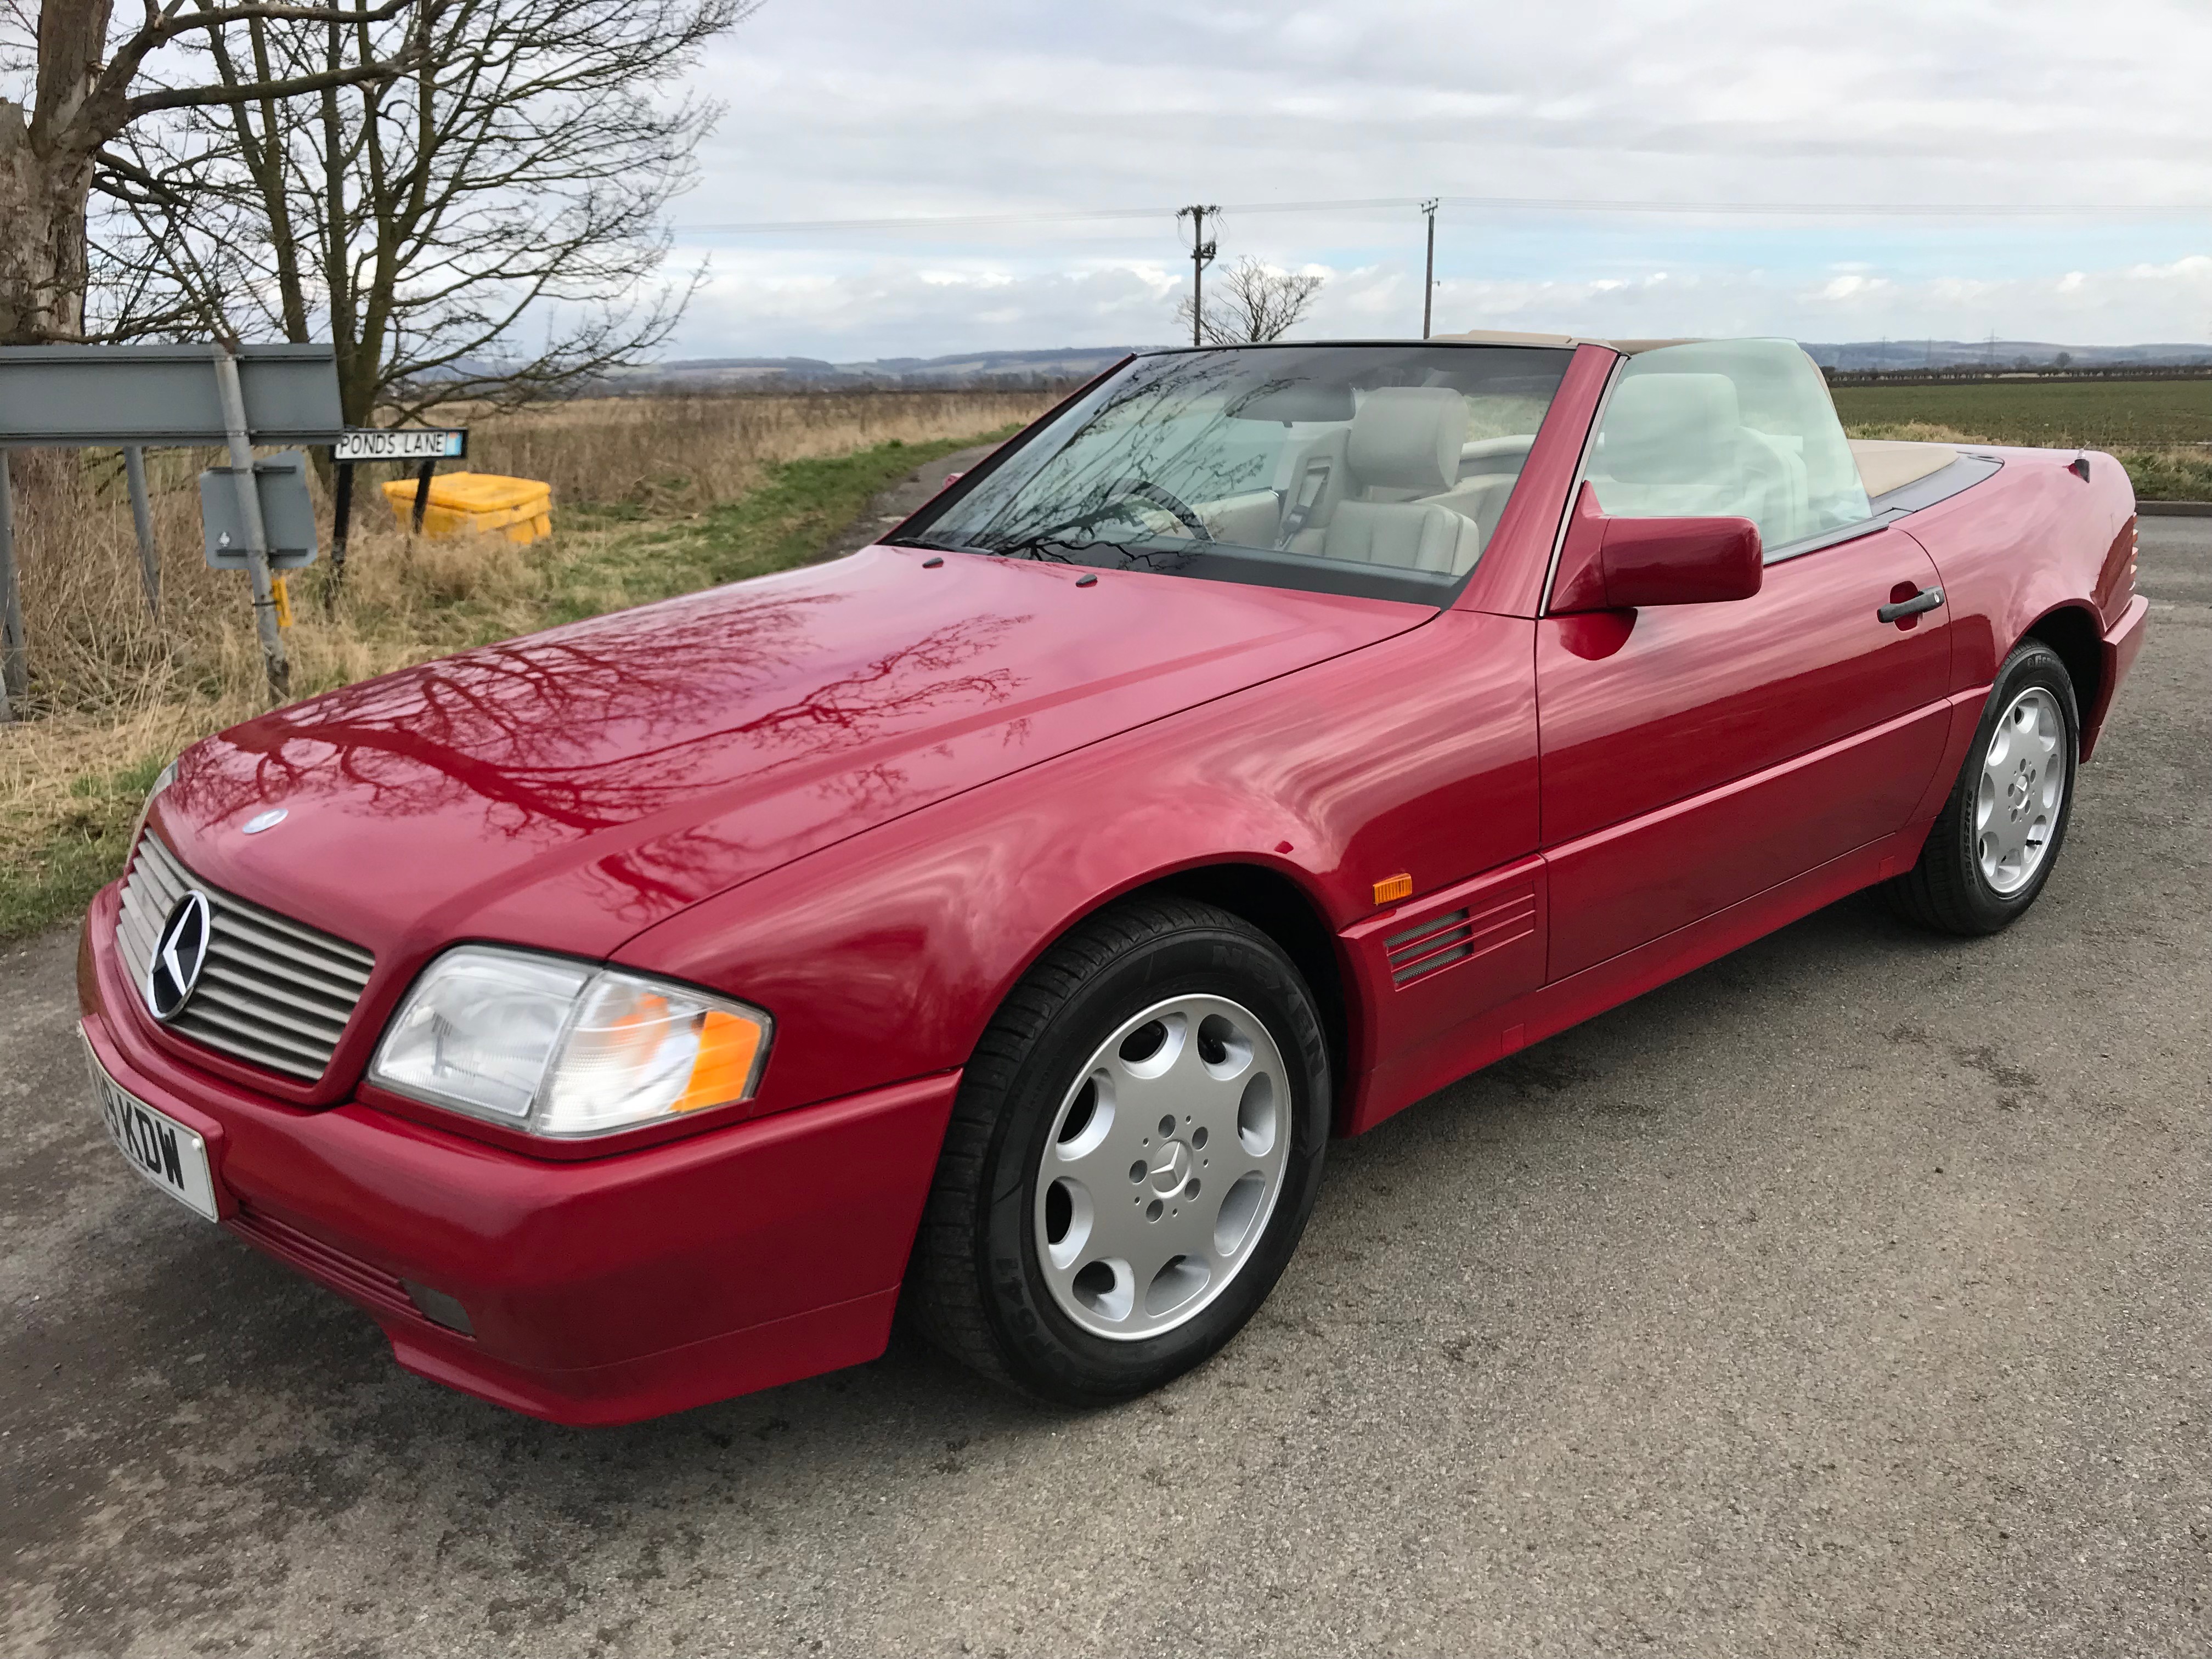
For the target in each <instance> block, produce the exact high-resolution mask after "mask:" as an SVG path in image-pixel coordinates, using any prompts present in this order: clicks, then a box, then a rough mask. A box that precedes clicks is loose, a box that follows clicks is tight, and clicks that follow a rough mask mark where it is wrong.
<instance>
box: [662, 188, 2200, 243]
mask: <svg viewBox="0 0 2212 1659" xmlns="http://www.w3.org/2000/svg"><path fill="white" fill-rule="evenodd" d="M1431 200H1433V201H1435V202H1437V203H1438V204H1440V205H1442V206H1444V207H1458V208H1486V209H1491V210H1498V211H1508V212H1510V211H1533V212H1544V213H1636V214H1658V215H1668V214H1683V215H1698V214H1724V215H1729V216H1756V215H1762V214H1764V215H1771V216H1777V217H1787V216H1798V217H1808V218H1873V219H1884V218H1887V219H1917V218H1962V219H2118V220H2127V219H2147V218H2177V217H2179V218H2207V217H2212V203H2144V204H2137V205H2135V206H2124V205H2118V204H2110V203H2098V204H2048V203H2039V204H1999V203H1988V202H1710V201H1709V202H1638V201H1630V200H1626V199H1609V198H1601V197H1580V196H1442V197H1419V196H1368V197H1347V198H1343V199H1340V200H1336V201H1326V202H1242V203H1229V204H1224V205H1223V206H1220V207H1218V208H1212V207H1209V209H1208V211H1209V212H1212V213H1222V214H1264V213H1352V212H1385V211H1391V210H1402V209H1405V208H1415V209H1425V208H1426V206H1427V204H1428V203H1429V202H1430V201H1431ZM1178 216H1179V214H1178V210H1176V209H1175V208H1173V207H1143V208H1136V207H1132V208H1091V209H1057V208H1042V209H1037V210H1032V211H1030V212H1026V213H947V214H908V215H902V216H893V217H885V218H877V219H760V220H747V221H738V222H728V223H720V224H702V225H678V226H677V227H675V230H676V234H678V235H704V234H712V235H773V234H781V233H787V232H793V231H871V230H923V231H927V230H937V229H945V230H951V229H960V228H984V227H987V226H993V225H1030V224H1043V223H1076V222H1097V221H1107V220H1133V219H1166V220H1170V221H1172V220H1174V219H1176V217H1178Z"/></svg>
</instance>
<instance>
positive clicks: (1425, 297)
mask: <svg viewBox="0 0 2212 1659" xmlns="http://www.w3.org/2000/svg"><path fill="white" fill-rule="evenodd" d="M1421 211H1422V212H1423V213H1425V214H1426V215H1427V216H1428V219H1429V259H1428V264H1427V265H1426V266H1425V267H1424V269H1423V270H1422V272H1421V337H1422V338H1423V339H1424V340H1425V339H1427V338H1428V337H1429V314H1430V313H1429V307H1430V302H1431V301H1433V300H1434V299H1435V298H1436V297H1437V197H1433V196H1431V197H1429V199H1428V200H1427V201H1425V202H1424V203H1422V204H1421Z"/></svg>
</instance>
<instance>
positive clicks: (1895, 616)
mask: <svg viewBox="0 0 2212 1659" xmlns="http://www.w3.org/2000/svg"><path fill="white" fill-rule="evenodd" d="M1942 603H1943V590H1942V588H1940V587H1923V588H1922V589H1921V590H1920V591H1919V592H1917V593H1915V594H1914V595H1913V596H1912V597H1911V599H1900V600H1899V601H1898V603H1897V604H1895V605H1882V606H1881V607H1880V608H1878V609H1877V610H1876V611H1875V613H1874V618H1875V621H1876V622H1883V623H1893V622H1902V621H1904V620H1905V617H1917V616H1918V615H1919V614H1920V613H1921V612H1922V611H1933V610H1934V609H1935V608H1936V606H1937V605H1941V604H1942Z"/></svg>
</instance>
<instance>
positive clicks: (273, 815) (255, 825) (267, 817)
mask: <svg viewBox="0 0 2212 1659" xmlns="http://www.w3.org/2000/svg"><path fill="white" fill-rule="evenodd" d="M291 816H292V814H291V811H290V810H289V808H286V807H282V806H272V807H270V809H269V810H268V811H265V812H256V813H255V814H254V815H253V816H252V817H250V818H248V819H246V822H245V823H243V824H242V825H240V834H242V835H248V836H258V835H259V834H260V833H261V832H262V831H263V830H264V829H275V828H276V826H277V825H278V824H280V823H283V822H284V820H285V819H286V818H289V817H291Z"/></svg>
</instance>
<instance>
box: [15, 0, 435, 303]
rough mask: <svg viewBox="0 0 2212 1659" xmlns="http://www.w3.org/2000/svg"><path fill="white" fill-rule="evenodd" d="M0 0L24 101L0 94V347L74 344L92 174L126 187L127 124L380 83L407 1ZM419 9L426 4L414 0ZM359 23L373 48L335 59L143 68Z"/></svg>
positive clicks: (391, 68) (396, 60)
mask: <svg viewBox="0 0 2212 1659" xmlns="http://www.w3.org/2000/svg"><path fill="white" fill-rule="evenodd" d="M33 3H34V0H0V76H6V77H7V80H6V82H4V83H0V84H6V85H8V86H9V87H10V88H11V89H17V90H20V89H21V87H22V86H23V84H24V83H25V82H27V84H28V88H29V94H30V96H29V101H28V102H27V103H26V102H24V101H22V100H21V99H20V98H9V97H0V345H35V344H39V343H42V342H46V341H51V340H74V339H78V338H81V337H82V335H83V332H84V320H85V310H84V302H85V287H86V281H87V276H88V257H87V238H86V213H87V207H88V203H89V202H90V199H91V197H92V193H93V191H94V188H95V187H96V185H97V184H98V182H99V180H100V176H101V175H102V173H103V171H105V172H106V175H107V177H108V178H109V179H112V180H116V181H118V187H124V188H127V187H128V185H127V184H126V183H122V182H120V181H128V180H129V179H130V177H131V165H130V163H129V161H127V160H126V159H125V158H123V157H120V156H118V155H116V154H115V153H114V152H113V150H112V146H113V145H115V144H116V143H117V141H118V140H119V139H121V138H122V137H124V136H125V134H126V133H128V132H129V131H131V128H132V127H133V126H134V125H136V124H137V123H139V122H142V121H143V120H145V119H147V118H149V117H152V116H155V115H159V114H162V113H164V112H182V111H193V110H204V109H211V108H218V107H222V106H227V105H233V104H237V103H240V102H244V101H256V102H259V103H261V104H263V105H264V106H274V105H276V104H278V103H279V102H281V101H282V100H288V99H292V98H298V97H303V96H306V95H308V94H314V93H318V92H322V91H325V90H327V89H331V88H339V87H348V86H355V85H362V84H369V85H374V84H376V83H378V82H384V81H386V80H388V79H389V78H390V77H391V76H392V74H393V73H394V72H395V70H397V69H398V67H399V65H400V64H402V63H403V62H404V61H405V60H406V58H407V57H408V55H409V52H410V40H409V23H408V21H407V15H408V14H409V13H410V12H411V11H412V9H413V8H414V6H415V3H416V0H354V3H353V5H352V7H351V8H350V9H348V10H345V11H339V10H337V9H331V8H329V7H326V6H318V5H313V4H287V3H273V0H272V3H262V0H240V3H236V4H225V3H223V0H140V4H141V6H142V8H143V9H142V10H141V12H140V15H139V16H138V19H137V21H136V24H135V26H134V25H132V24H131V23H127V22H126V23H124V24H121V25H119V26H118V24H117V22H116V21H115V17H114V10H115V7H114V0H35V3H36V7H37V9H36V12H35V15H34V14H33ZM424 3H425V5H426V6H427V5H432V4H435V3H437V0H424ZM355 19H361V20H365V21H366V22H367V24H368V27H373V28H377V29H379V30H380V31H381V34H380V39H381V40H382V42H383V45H384V47H385V50H383V51H382V52H379V53H376V54H373V55H371V54H364V55H362V56H359V57H356V58H352V59H349V61H347V62H346V63H344V64H319V65H316V66H313V67H302V68H296V69H278V68H276V67H275V66H273V65H272V66H270V67H268V68H266V69H262V70H258V71H257V72H254V73H252V74H249V75H247V76H243V77H241V78H239V79H236V80H229V81H224V80H216V81H213V82H194V81H192V80H191V79H189V78H185V79H177V78H172V77H170V76H166V75H163V74H159V73H156V72H155V71H154V70H153V68H152V67H151V65H152V64H153V63H154V62H155V60H157V59H158V60H161V62H163V63H164V64H166V63H167V62H168V60H170V59H173V58H175V57H176V56H177V53H176V52H175V49H176V48H178V47H179V46H183V45H185V44H186V43H189V42H191V41H193V40H204V39H205V38H206V37H208V36H209V35H210V34H211V33H217V32H220V31H222V30H225V29H228V28H234V27H240V26H242V25H246V24H248V23H251V24H252V25H254V26H256V27H270V26H272V25H278V24H281V25H283V26H284V27H336V26H337V24H338V23H339V22H340V21H348V22H350V21H353V20H355Z"/></svg>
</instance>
